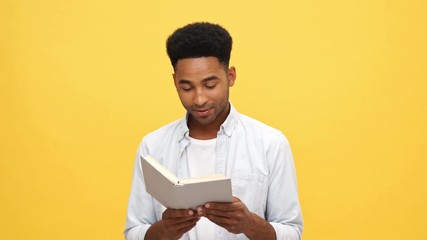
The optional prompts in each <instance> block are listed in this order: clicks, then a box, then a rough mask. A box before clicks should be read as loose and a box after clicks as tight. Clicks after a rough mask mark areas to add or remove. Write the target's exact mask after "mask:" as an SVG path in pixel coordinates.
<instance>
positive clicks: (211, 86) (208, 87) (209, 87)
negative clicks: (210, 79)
mask: <svg viewBox="0 0 427 240" xmlns="http://www.w3.org/2000/svg"><path fill="white" fill-rule="evenodd" d="M205 87H206V88H207V89H214V88H215V87H216V84H211V85H206V86H205Z"/></svg>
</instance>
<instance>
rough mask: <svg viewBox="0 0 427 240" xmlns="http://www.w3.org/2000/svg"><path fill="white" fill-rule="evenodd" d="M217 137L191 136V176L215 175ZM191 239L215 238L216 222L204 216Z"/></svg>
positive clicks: (189, 148) (188, 150)
mask: <svg viewBox="0 0 427 240" xmlns="http://www.w3.org/2000/svg"><path fill="white" fill-rule="evenodd" d="M215 149H216V138H214V139H209V140H199V139H194V138H191V137H190V145H188V147H187V161H188V170H189V173H190V177H201V176H210V175H215V161H216V151H215ZM189 234H190V236H191V237H190V239H193V238H196V239H198V240H210V239H212V240H214V239H215V224H214V223H212V222H211V221H209V220H208V219H207V218H204V217H202V218H201V219H200V220H199V221H198V222H197V225H196V227H195V228H193V229H192V230H191V231H190V232H189Z"/></svg>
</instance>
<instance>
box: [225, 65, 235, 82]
mask: <svg viewBox="0 0 427 240" xmlns="http://www.w3.org/2000/svg"><path fill="white" fill-rule="evenodd" d="M227 77H228V85H229V86H230V87H232V86H233V85H234V82H235V81H236V68H235V67H230V68H229V69H228V72H227Z"/></svg>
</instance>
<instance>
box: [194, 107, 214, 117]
mask: <svg viewBox="0 0 427 240" xmlns="http://www.w3.org/2000/svg"><path fill="white" fill-rule="evenodd" d="M211 109H212V108H208V109H194V110H193V111H194V113H195V114H196V115H197V116H199V117H207V116H208V115H209V114H210V111H211Z"/></svg>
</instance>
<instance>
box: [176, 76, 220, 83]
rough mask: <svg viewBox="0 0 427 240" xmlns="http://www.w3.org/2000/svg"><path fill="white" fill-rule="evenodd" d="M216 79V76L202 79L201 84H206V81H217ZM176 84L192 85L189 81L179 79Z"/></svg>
mask: <svg viewBox="0 0 427 240" xmlns="http://www.w3.org/2000/svg"><path fill="white" fill-rule="evenodd" d="M217 79H218V77H217V76H215V75H212V76H210V77H207V78H204V79H203V80H202V82H208V81H212V80H217ZM178 83H179V84H192V83H191V81H190V80H186V79H181V80H179V82H178Z"/></svg>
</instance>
